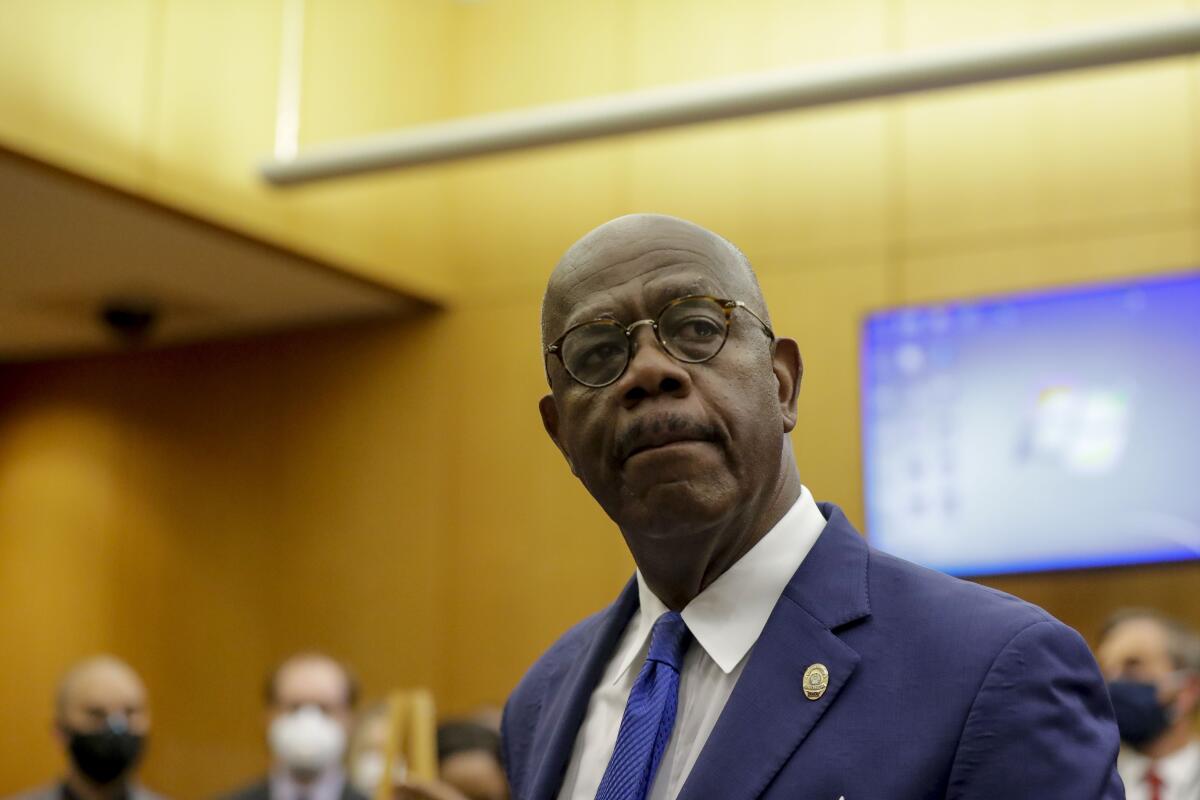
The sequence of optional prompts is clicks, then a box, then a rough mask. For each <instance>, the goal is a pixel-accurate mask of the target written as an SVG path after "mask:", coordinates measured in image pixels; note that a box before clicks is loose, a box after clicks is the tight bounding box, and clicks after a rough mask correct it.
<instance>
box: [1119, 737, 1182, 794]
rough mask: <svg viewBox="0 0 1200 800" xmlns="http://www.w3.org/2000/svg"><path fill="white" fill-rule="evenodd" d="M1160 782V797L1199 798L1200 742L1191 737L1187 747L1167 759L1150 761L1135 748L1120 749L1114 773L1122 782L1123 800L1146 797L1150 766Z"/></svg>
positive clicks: (1148, 788)
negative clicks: (1119, 776)
mask: <svg viewBox="0 0 1200 800" xmlns="http://www.w3.org/2000/svg"><path fill="white" fill-rule="evenodd" d="M1151 765H1153V766H1154V772H1155V773H1156V774H1157V775H1158V777H1159V779H1160V780H1161V781H1162V788H1161V790H1160V794H1161V796H1162V800H1197V798H1200V741H1196V740H1195V739H1193V740H1192V741H1191V742H1189V743H1188V744H1187V746H1186V747H1184V748H1182V749H1180V750H1176V751H1175V752H1174V753H1172V754H1171V755H1169V756H1167V757H1166V758H1160V759H1158V760H1157V761H1152V760H1151V759H1150V758H1149V757H1148V756H1144V755H1142V754H1141V753H1139V752H1137V751H1136V750H1131V749H1129V748H1127V747H1122V748H1121V754H1120V755H1119V756H1118V757H1117V772H1119V773H1121V781H1122V783H1124V784H1125V798H1126V800H1149V798H1150V786H1149V784H1147V783H1146V773H1147V772H1149V771H1150V766H1151Z"/></svg>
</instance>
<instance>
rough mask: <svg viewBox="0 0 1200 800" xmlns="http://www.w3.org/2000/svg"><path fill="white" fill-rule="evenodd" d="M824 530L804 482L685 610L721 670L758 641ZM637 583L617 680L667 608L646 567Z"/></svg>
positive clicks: (733, 664) (728, 669) (692, 628)
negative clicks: (784, 509)
mask: <svg viewBox="0 0 1200 800" xmlns="http://www.w3.org/2000/svg"><path fill="white" fill-rule="evenodd" d="M824 529H825V517H824V516H822V515H821V510H820V509H819V508H817V504H816V502H815V501H814V500H813V496H812V493H811V492H809V490H808V487H807V486H801V487H800V497H799V498H797V499H796V502H795V503H794V504H792V507H791V508H790V509H788V511H787V513H786V514H784V515H783V517H782V518H781V519H780V520H779V522H777V523H776V524H775V527H773V528H771V530H769V531H767V534H766V535H765V536H763V538H762V539H760V540H759V541H758V543H757V544H755V545H754V547H752V548H750V550H749V551H748V552H747V553H746V554H745V555H744V556H742V557H741V558H740V559H738V560H737V562H736V563H734V565H733V566H731V567H730V568H729V569H727V570H725V572H724V574H722V575H721V576H719V577H718V578H717V579H716V580H715V581H713V582H712V583H711V584H709V585H708V586H707V587H706V588H705V589H704V591H702V592H701V593H700V594H698V595H696V597H694V598H693V599H692V601H691V602H690V603H688V604H687V606H686V607H685V608H684V609H683V621H684V622H686V623H687V626H688V630H690V631H691V632H692V635H693V636H694V637H695V638H696V641H697V642H699V643H700V646H701V647H703V648H704V651H705V652H706V653H708V655H709V657H710V658H711V659H712V660H713V661H715V662H716V664H717V666H719V667H720V668H721V671H722V672H724V673H726V674H729V673H730V672H732V671H733V669H734V667H736V666H737V665H738V664H739V663H741V661H742V659H743V658H745V657H746V654H747V653H748V652H750V648H751V647H753V646H754V643H755V642H756V641H758V637H759V635H760V634H761V633H762V630H763V628H764V627H766V625H767V618H768V617H770V616H771V611H772V610H774V608H775V604H776V603H777V602H779V597H780V595H782V594H783V590H784V589H785V588H787V585H788V581H790V580H791V579H792V576H793V575H795V574H796V570H798V569H800V564H801V563H803V562H804V559H805V558H806V557H807V556H808V552H809V550H811V549H812V546H813V544H814V543H815V542H816V541H817V537H818V536H820V535H821V531H822V530H824ZM637 587H638V601H639V604H640V608H639V613H638V615H637V617H636V619H635V622H634V624H635V625H636V628H635V630H634V633H633V639H634V642H635V643H636V646H635V647H630V648H629V649H628V650H627V651H626V653H625V656H624V659H623V661H622V663H621V665H620V669H619V670H618V671H617V675H616V679H615V680H620V678H621V677H622V676H623V675H624V674H625V673H626V672H628V671H629V667H630V666H631V665H632V664H633V662H634V659H635V658H637V656H638V655H640V654H641V653H642V651H643V650H644V649H645V647H646V639H647V638H648V637H649V635H650V629H651V628H652V627H653V626H654V621H655V620H657V619H658V618H659V617H660V616H661V615H662V614H664V613H666V611H667V606H666V604H665V603H663V601H662V600H660V599H659V598H658V597H657V596H656V595H655V594H654V592H652V591H650V587H649V586H647V585H646V581H645V579H644V578H643V577H642V573H641V570H638V572H637ZM614 682H615V681H614Z"/></svg>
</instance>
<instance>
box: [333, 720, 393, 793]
mask: <svg viewBox="0 0 1200 800" xmlns="http://www.w3.org/2000/svg"><path fill="white" fill-rule="evenodd" d="M387 739H388V705H387V703H383V702H379V703H373V704H372V705H370V706H369V707H367V708H366V709H364V710H363V711H362V713H361V714H359V715H358V718H357V719H356V720H355V722H354V730H353V731H352V732H351V734H350V750H349V754H348V756H347V758H346V761H347V764H348V765H349V768H350V782H351V783H352V784H353V785H354V788H355V789H357V790H358V791H359V792H360V793H361V794H363V795H364V796H366V797H374V796H375V790H376V789H378V788H379V781H380V780H381V779H382V778H383V771H384V767H385V764H384V761H385V759H386V753H385V751H386V749H387ZM404 773H405V765H403V764H397V765H396V774H395V776H394V777H395V780H397V781H402V780H404Z"/></svg>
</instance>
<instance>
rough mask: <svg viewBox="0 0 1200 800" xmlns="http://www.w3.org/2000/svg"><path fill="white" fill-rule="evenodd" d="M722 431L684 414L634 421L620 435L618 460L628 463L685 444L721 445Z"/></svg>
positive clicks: (617, 449) (618, 436)
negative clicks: (671, 445)
mask: <svg viewBox="0 0 1200 800" xmlns="http://www.w3.org/2000/svg"><path fill="white" fill-rule="evenodd" d="M721 440H722V436H721V429H720V428H718V427H717V426H716V425H709V424H705V423H702V422H697V421H696V420H693V419H689V418H688V417H685V416H683V415H682V414H664V415H660V416H654V417H646V418H642V419H637V420H634V421H633V422H632V423H630V425H629V427H628V428H626V429H625V430H623V431H621V432H620V433H619V434H617V440H616V444H617V446H616V453H617V460H618V461H620V462H621V463H624V462H625V460H626V459H628V458H629V457H630V456H632V455H633V454H635V453H637V452H638V451H639V450H645V449H647V448H650V447H657V446H659V445H664V444H669V443H671V442H682V441H704V442H720V441H721Z"/></svg>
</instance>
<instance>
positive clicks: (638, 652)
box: [558, 487, 825, 800]
mask: <svg viewBox="0 0 1200 800" xmlns="http://www.w3.org/2000/svg"><path fill="white" fill-rule="evenodd" d="M824 529H825V518H824V517H823V516H821V511H820V509H818V508H817V504H816V503H815V502H814V501H813V497H812V494H811V493H810V492H809V491H808V489H807V488H806V487H801V492H800V497H799V499H797V500H796V503H795V504H794V505H793V506H792V507H791V509H789V510H788V512H787V513H786V514H784V515H783V518H782V519H780V520H779V522H778V523H777V524H776V525H775V527H773V528H772V529H771V530H770V531H768V532H767V535H766V536H764V537H763V538H762V539H760V540H759V542H758V543H757V544H755V545H754V547H752V548H751V549H750V551H749V552H747V553H746V554H745V555H744V556H742V557H741V558H740V559H739V560H738V561H737V563H735V564H734V565H733V566H731V567H730V568H729V569H728V570H726V571H725V573H724V574H723V575H721V576H720V577H718V578H717V579H716V580H715V581H713V582H712V584H710V585H709V586H708V587H707V588H706V589H705V590H704V591H703V592H701V593H700V594H698V595H696V597H695V598H694V599H693V600H692V601H691V602H690V603H688V604H687V607H686V608H684V609H683V621H684V622H685V623H687V626H688V630H690V631H691V632H692V636H693V637H695V642H694V643H693V645H691V646H689V647H688V651H687V654H686V655H685V656H684V659H683V672H682V673H681V675H680V681H679V703H678V707H677V710H676V715H675V728H674V730H673V731H672V734H671V741H670V742H669V743H668V745H667V750H666V752H665V753H663V757H662V761H661V762H659V765H658V773H657V774H656V776H655V779H654V786H653V787H652V789H651V792H650V794H649V795H648V799H649V800H670V799H671V798H674V797H675V796H676V795H678V794H679V791H680V790H681V789H682V788H683V784H684V781H686V780H687V777H688V775H689V774H690V773H691V771H692V766H693V765H695V763H696V758H697V757H698V756H699V755H700V751H701V750H702V749H703V748H704V744H705V742H707V741H708V735H709V734H710V733H711V732H712V729H713V726H715V725H716V724H717V718H718V717H719V716H721V711H722V709H724V708H725V703H726V701H727V700H729V695H730V694H731V693H732V692H733V687H734V685H735V684H736V683H737V680H738V677H739V676H741V674H742V669H744V668H745V666H746V661H747V659H746V654H747V653H749V652H750V648H751V647H753V646H754V643H755V642H756V641H757V640H758V637H759V634H761V633H762V630H763V628H764V627H765V626H766V624H767V618H768V617H769V616H771V611H772V609H774V608H775V603H776V602H778V600H779V597H780V595H782V594H783V590H784V589H785V588H786V587H787V584H788V581H790V580H791V578H792V576H793V575H794V574H795V572H796V570H798V569H799V568H800V564H801V563H802V562H803V561H804V559H805V557H806V556H807V555H808V551H809V550H811V549H812V546H813V543H814V542H816V541H817V537H818V536H820V535H821V531H822V530H824ZM637 586H638V600H639V602H640V607H639V609H638V610H637V611H636V612H635V613H634V615H633V617H632V618H631V619H630V620H629V624H628V626H626V628H625V633H624V634H623V635H622V637H621V641H620V643H619V644H618V645H617V649H616V651H615V652H614V653H613V655H612V658H611V659H609V662H608V666H607V667H606V668H605V670H604V674H603V676H602V677H601V678H600V682H599V683H598V684H597V685H596V689H595V690H594V691H593V692H592V697H591V700H590V701H589V702H588V710H587V716H586V717H585V718H584V720H583V725H581V726H580V728H579V733H578V735H577V736H576V737H575V748H574V750H573V751H572V752H571V762H570V764H569V765H568V766H567V773H566V777H565V778H564V779H563V784H562V789H561V790H560V791H559V793H558V797H559V800H594V798H595V797H596V790H597V789H598V788H600V780H601V778H603V777H604V770H605V769H606V768H607V767H608V761H609V759H610V758H611V757H612V753H613V748H614V747H615V746H616V742H617V731H618V730H620V727H621V716H622V714H623V713H624V711H625V703H626V701H627V700H628V699H629V692H630V690H632V689H633V684H634V682H635V681H636V680H637V677H638V673H639V672H641V669H642V665H643V663H645V661H646V653H647V651H648V650H649V647H650V642H649V638H650V628H651V627H652V626H653V625H654V621H655V620H656V619H658V617H659V616H660V615H662V614H664V613H666V612H667V607H666V605H664V604H663V602H662V601H661V600H659V599H658V597H656V596H655V595H654V593H653V592H651V591H650V589H649V588H648V587H647V586H646V581H645V580H644V579H643V578H642V574H641V572H638V574H637ZM697 644H698V645H699V646H698V647H697V646H695V645H697Z"/></svg>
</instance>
